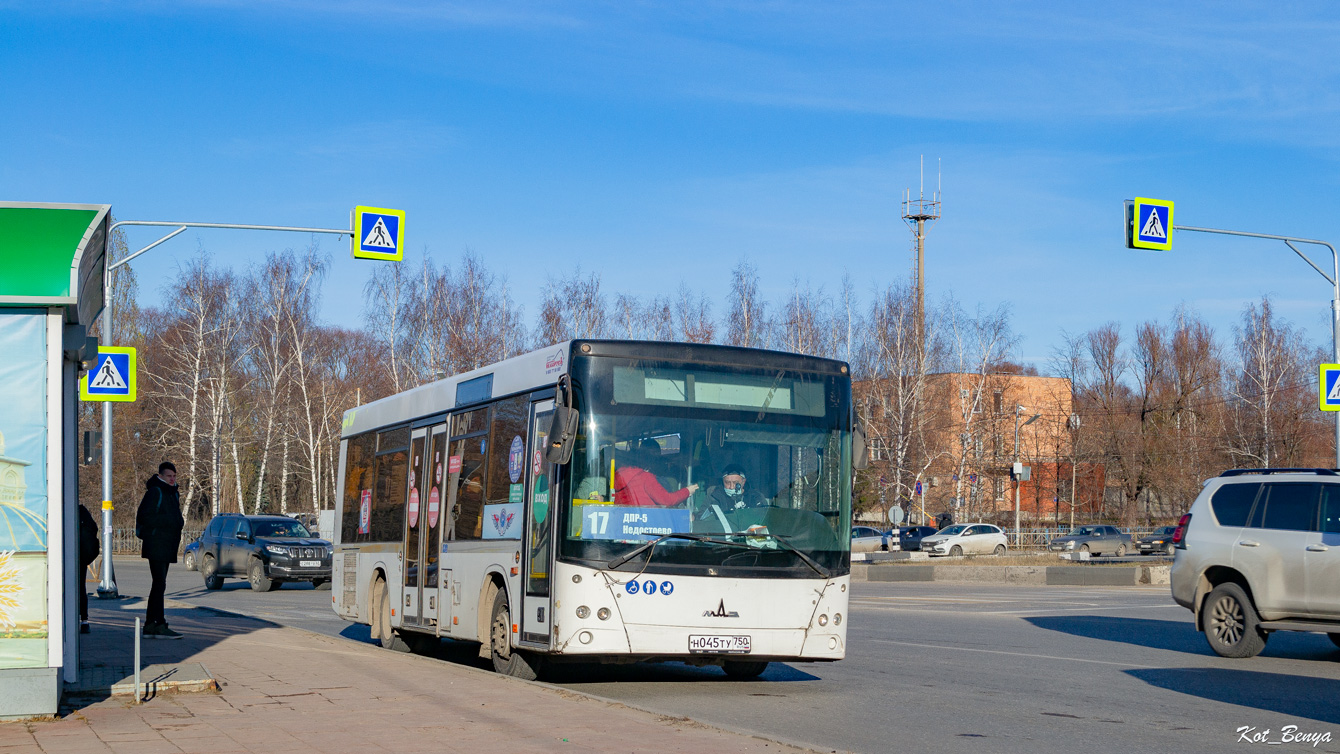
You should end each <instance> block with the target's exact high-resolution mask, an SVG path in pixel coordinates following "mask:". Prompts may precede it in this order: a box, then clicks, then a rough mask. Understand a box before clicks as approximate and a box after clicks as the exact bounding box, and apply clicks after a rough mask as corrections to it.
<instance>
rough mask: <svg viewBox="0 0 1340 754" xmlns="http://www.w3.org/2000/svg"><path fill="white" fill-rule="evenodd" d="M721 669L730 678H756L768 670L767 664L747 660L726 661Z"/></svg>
mask: <svg viewBox="0 0 1340 754" xmlns="http://www.w3.org/2000/svg"><path fill="white" fill-rule="evenodd" d="M721 669H722V670H724V671H726V675H728V676H730V677H731V678H757V677H759V676H761V675H763V671H765V670H767V669H768V663H766V662H755V661H749V660H726V661H725V662H723V663H721Z"/></svg>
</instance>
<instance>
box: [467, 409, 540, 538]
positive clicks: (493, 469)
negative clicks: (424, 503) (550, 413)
mask: <svg viewBox="0 0 1340 754" xmlns="http://www.w3.org/2000/svg"><path fill="white" fill-rule="evenodd" d="M529 414H530V397H529V396H525V395H519V396H516V397H515V398H508V399H507V400H503V401H498V402H497V403H495V404H493V426H492V427H491V428H490V431H489V463H488V469H489V470H488V475H487V477H486V479H487V482H486V485H487V486H486V488H485V494H484V506H485V508H484V514H485V515H484V516H483V518H485V519H490V521H491V516H490V513H491V512H502V515H504V517H505V520H507V521H514V522H515V523H514V524H511V525H509V526H507V527H505V529H504V531H503V532H499V531H497V530H494V531H491V532H488V533H487V536H485V534H486V533H485V532H484V531H483V528H482V525H483V524H487V523H489V522H488V521H481V522H480V523H479V524H476V528H475V537H481V536H482V537H483V538H484V539H494V538H502V539H516V538H519V537H520V536H521V530H522V529H523V528H524V526H522V525H521V524H523V523H524V521H523V520H522V516H521V513H522V512H523V509H524V508H523V506H524V504H525V497H524V495H523V493H522V490H524V489H525V484H526V478H525V471H526V468H527V465H526V421H527V419H528V418H529ZM509 503H510V504H513V505H511V506H510V507H509V508H506V509H502V508H496V509H495V508H490V507H489V506H494V505H508V504H509ZM507 514H511V516H510V517H509V516H508V515H507Z"/></svg>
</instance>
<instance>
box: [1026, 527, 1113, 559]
mask: <svg viewBox="0 0 1340 754" xmlns="http://www.w3.org/2000/svg"><path fill="white" fill-rule="evenodd" d="M1047 549H1048V550H1049V551H1051V552H1087V553H1091V554H1093V555H1116V556H1117V557H1122V556H1124V555H1125V554H1126V552H1127V551H1128V550H1130V549H1131V535H1129V534H1123V533H1122V532H1120V531H1118V530H1117V527H1115V526H1077V527H1075V528H1074V529H1071V530H1070V533H1069V534H1065V535H1063V536H1060V537H1054V538H1052V541H1050V542H1048V543H1047Z"/></svg>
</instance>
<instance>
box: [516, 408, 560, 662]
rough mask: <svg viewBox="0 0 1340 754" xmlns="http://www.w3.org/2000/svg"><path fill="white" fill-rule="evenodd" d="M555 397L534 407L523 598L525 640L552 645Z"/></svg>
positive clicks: (531, 418)
mask: <svg viewBox="0 0 1340 754" xmlns="http://www.w3.org/2000/svg"><path fill="white" fill-rule="evenodd" d="M553 416H554V402H553V400H544V401H537V402H535V403H532V404H531V410H530V426H531V431H530V454H529V456H528V458H529V463H527V464H526V467H527V477H528V479H527V484H526V489H527V490H528V491H529V495H528V496H527V498H526V540H525V542H526V548H525V550H526V557H525V563H524V566H525V570H524V571H523V574H524V576H525V578H524V579H523V588H522V591H523V592H524V596H523V597H522V600H521V643H522V644H529V645H531V646H536V645H538V646H542V647H545V648H548V647H549V646H550V636H551V629H550V627H551V626H552V625H553V623H552V619H553V616H552V615H551V613H552V607H553V605H552V604H551V603H552V602H553V600H552V599H550V596H549V594H550V591H549V580H550V572H551V568H552V566H551V564H552V561H553V545H552V543H553V525H552V523H553V516H552V515H551V512H552V511H553V510H557V509H556V508H555V505H556V503H557V501H555V500H553V494H552V486H553V485H552V480H553V472H554V467H553V466H552V465H551V464H550V463H549V462H548V461H546V460H545V458H544V451H545V445H546V443H547V441H548V440H549V422H550V421H552V420H553Z"/></svg>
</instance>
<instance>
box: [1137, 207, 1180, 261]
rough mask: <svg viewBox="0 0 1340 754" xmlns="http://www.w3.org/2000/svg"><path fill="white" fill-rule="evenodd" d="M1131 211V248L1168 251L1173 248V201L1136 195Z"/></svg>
mask: <svg viewBox="0 0 1340 754" xmlns="http://www.w3.org/2000/svg"><path fill="white" fill-rule="evenodd" d="M1134 205H1135V211H1134V212H1132V213H1131V220H1132V221H1133V222H1132V223H1131V244H1130V245H1131V248H1133V249H1154V250H1159V251H1167V250H1169V249H1171V248H1172V229H1173V203H1172V202H1165V201H1161V200H1159V199H1142V198H1140V197H1136V199H1135V202H1134Z"/></svg>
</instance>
